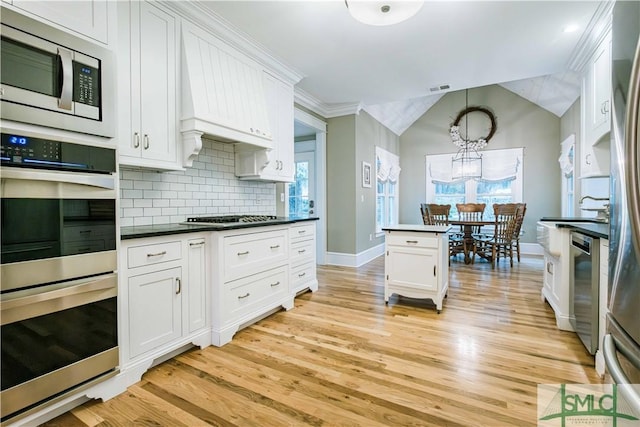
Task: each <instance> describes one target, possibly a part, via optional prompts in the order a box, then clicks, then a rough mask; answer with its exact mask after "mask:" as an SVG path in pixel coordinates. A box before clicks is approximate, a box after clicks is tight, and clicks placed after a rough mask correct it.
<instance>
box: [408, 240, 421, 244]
mask: <svg viewBox="0 0 640 427" xmlns="http://www.w3.org/2000/svg"><path fill="white" fill-rule="evenodd" d="M407 243H413V244H416V243H418V241H417V240H407Z"/></svg>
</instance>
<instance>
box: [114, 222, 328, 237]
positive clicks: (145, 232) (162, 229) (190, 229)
mask: <svg viewBox="0 0 640 427" xmlns="http://www.w3.org/2000/svg"><path fill="white" fill-rule="evenodd" d="M317 220H318V218H317V217H278V218H277V219H276V220H271V221H269V222H267V223H265V222H246V223H241V224H236V225H231V226H225V227H219V226H215V225H202V224H195V225H186V224H181V223H174V224H156V225H138V226H134V227H121V228H120V239H121V240H128V239H139V238H142V237H156V236H167V235H171V234H183V233H196V232H199V231H226V230H237V229H240V228H253V227H268V226H270V225H281V224H292V223H294V222H302V221H317Z"/></svg>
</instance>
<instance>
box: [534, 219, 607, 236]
mask: <svg viewBox="0 0 640 427" xmlns="http://www.w3.org/2000/svg"><path fill="white" fill-rule="evenodd" d="M540 221H542V222H555V223H556V224H555V225H556V227H557V228H571V229H574V230H577V231H580V232H582V233H584V234H586V235H587V236H591V237H595V238H597V239H608V238H609V223H607V222H604V221H603V220H601V219H596V218H581V217H543V218H540Z"/></svg>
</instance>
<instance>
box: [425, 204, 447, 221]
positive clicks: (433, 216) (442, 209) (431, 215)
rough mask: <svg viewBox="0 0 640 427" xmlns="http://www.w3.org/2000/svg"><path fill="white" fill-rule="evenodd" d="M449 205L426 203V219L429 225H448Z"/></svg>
mask: <svg viewBox="0 0 640 427" xmlns="http://www.w3.org/2000/svg"><path fill="white" fill-rule="evenodd" d="M450 211H451V205H437V204H433V203H431V204H428V205H427V221H428V223H429V225H449V212H450Z"/></svg>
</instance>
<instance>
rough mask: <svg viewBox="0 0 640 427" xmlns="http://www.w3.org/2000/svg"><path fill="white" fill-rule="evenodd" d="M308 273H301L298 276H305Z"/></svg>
mask: <svg viewBox="0 0 640 427" xmlns="http://www.w3.org/2000/svg"><path fill="white" fill-rule="evenodd" d="M306 275H307V273H300V274H298V277H304V276H306Z"/></svg>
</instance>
